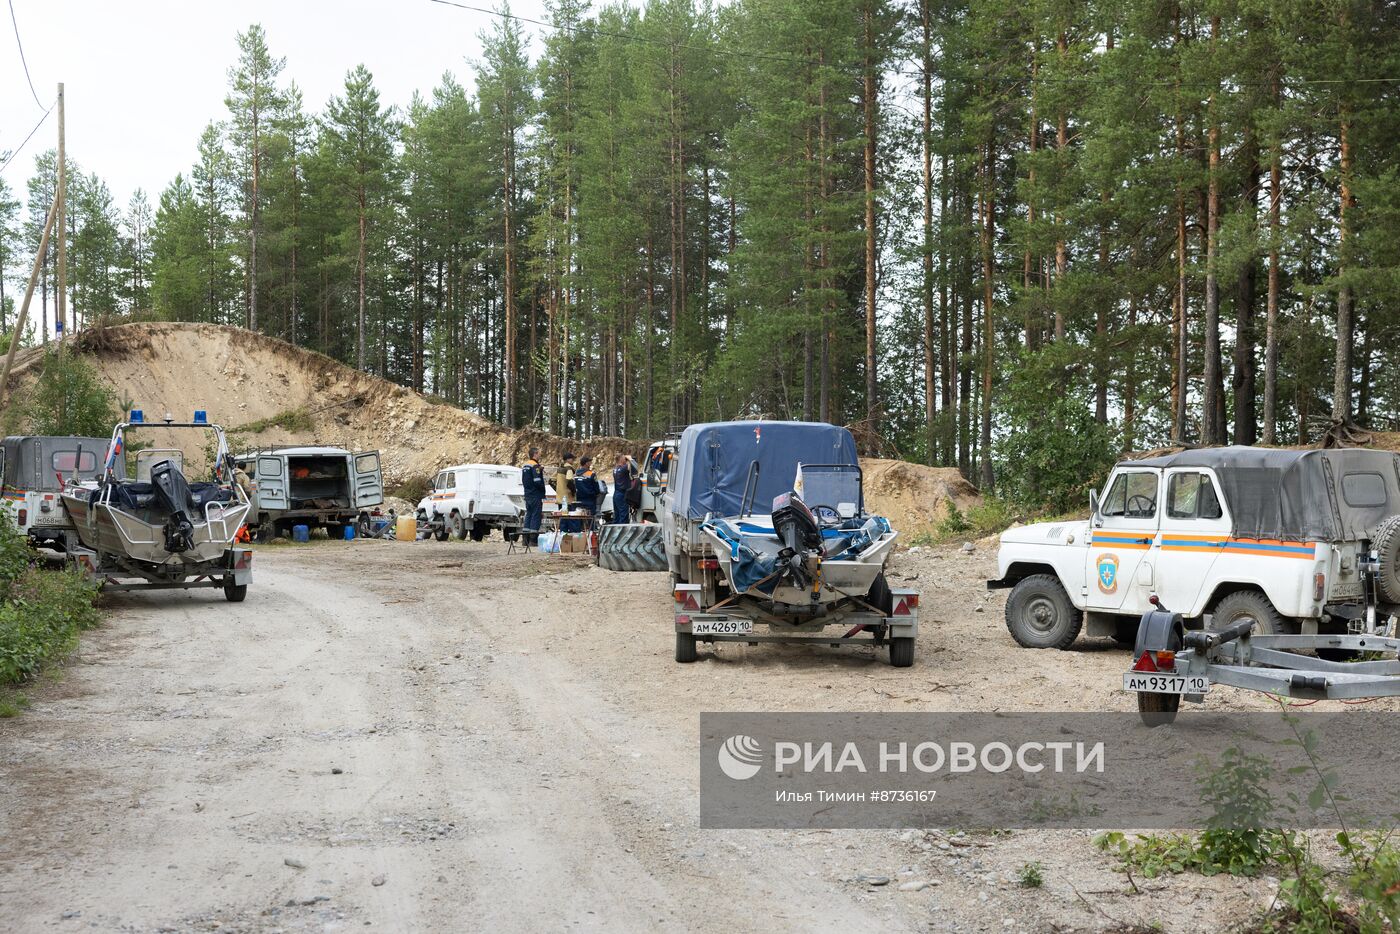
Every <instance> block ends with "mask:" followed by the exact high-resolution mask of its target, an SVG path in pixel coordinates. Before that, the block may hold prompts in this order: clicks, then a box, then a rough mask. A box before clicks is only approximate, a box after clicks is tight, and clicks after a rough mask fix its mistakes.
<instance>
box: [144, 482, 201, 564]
mask: <svg viewBox="0 0 1400 934" xmlns="http://www.w3.org/2000/svg"><path fill="white" fill-rule="evenodd" d="M151 490H152V492H153V493H154V494H155V500H156V503H158V504H159V505H160V507H161V508H162V509H164V510H166V511H167V512H169V514H170V516H169V518H167V519H166V520H165V530H164V531H165V550H166V551H168V552H170V553H171V554H172V555H177V554H179V553H180V552H182V551H189V550H190V549H191V548H193V547H194V523H193V522H192V521H190V514H191V513H193V512H194V511H195V505H194V497H192V496H191V495H190V485H189V484H188V483H187V482H185V475H184V474H182V473H180V469H179V468H178V467H176V466H175V463H174V461H168V460H165V461H161V462H160V463H158V464H156V465H155V466H153V467H152V468H151Z"/></svg>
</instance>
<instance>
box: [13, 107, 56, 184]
mask: <svg viewBox="0 0 1400 934" xmlns="http://www.w3.org/2000/svg"><path fill="white" fill-rule="evenodd" d="M54 103H57V101H55V102H54ZM39 106H40V107H42V106H44V105H43V104H40V105H39ZM51 113H53V104H50V105H49V109H48V110H46V111H44V115H43V116H42V117H40V118H39V122H38V123H36V124H34V129H32V130H30V131H29V135H28V136H26V137H25V138H24V142H22V143H20V144H19V145H18V146H16V147H15V149H14V152H12V153H10V155H9V158H7V159H6V160H5V161H4V162H3V163H0V172H4V171H5V170H6V169H8V168H9V167H10V163H11V162H14V161H15V160H16V159H18V158H19V154H20V152H21V151H22V150H23V149H24V147H25V146H26V145H27V144H28V143H29V141H30V140H31V139H33V138H34V134H35V133H38V132H39V127H41V126H43V125H44V121H45V120H47V119H49V114H51Z"/></svg>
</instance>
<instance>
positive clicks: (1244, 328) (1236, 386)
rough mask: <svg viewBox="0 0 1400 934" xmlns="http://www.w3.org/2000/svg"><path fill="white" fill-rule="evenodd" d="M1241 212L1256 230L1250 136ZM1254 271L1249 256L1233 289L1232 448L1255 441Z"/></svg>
mask: <svg viewBox="0 0 1400 934" xmlns="http://www.w3.org/2000/svg"><path fill="white" fill-rule="evenodd" d="M1243 156H1244V160H1245V165H1246V169H1245V190H1244V209H1245V211H1246V212H1247V214H1248V217H1249V221H1250V228H1251V230H1252V229H1253V228H1254V227H1255V226H1256V223H1257V214H1258V211H1257V210H1256V201H1257V200H1258V197H1259V153H1258V151H1257V149H1256V148H1255V142H1254V136H1253V133H1252V132H1251V133H1250V134H1249V135H1248V136H1247V137H1246V139H1245V144H1244V152H1243ZM1255 277H1256V267H1255V259H1254V257H1253V256H1252V255H1251V256H1250V257H1249V260H1248V262H1246V263H1245V264H1244V266H1242V267H1241V268H1240V273H1239V278H1238V280H1237V282H1236V286H1235V372H1234V379H1233V381H1232V383H1233V385H1232V387H1231V388H1232V389H1233V391H1234V397H1235V431H1234V443H1235V444H1254V443H1255V442H1256V441H1257V440H1258V422H1257V419H1256V417H1255V407H1254V392H1255V372H1254V371H1255V359H1254V343H1255V334H1254V331H1255V328H1254V295H1255V291H1256V290H1255Z"/></svg>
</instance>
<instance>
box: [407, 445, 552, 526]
mask: <svg viewBox="0 0 1400 934" xmlns="http://www.w3.org/2000/svg"><path fill="white" fill-rule="evenodd" d="M558 508H559V504H558V500H557V499H556V498H555V496H554V487H552V486H550V485H549V484H545V495H544V512H554V511H555V510H556V509H558ZM418 521H419V523H426V525H427V526H428V528H429V530H430V531H431V532H432V534H433V536H434V537H435V538H436V539H437V540H438V541H440V542H445V541H447V536H448V535H453V536H455V537H456V538H458V539H464V538H467V537H470V538H471V540H472V541H474V542H479V541H481V540H482V539H484V538H486V536H487V535H489V534H491V530H492V529H500V530H501V534H502V535H504V536H505V538H506V540H507V541H511V540H513V539H514V538H515V537H516V536H517V535H518V534H519V533H520V530H521V529H522V528H523V527H524V524H525V483H524V479H523V477H522V475H521V472H520V468H519V467H511V466H509V465H506V464H459V465H457V466H456V467H445V468H443V469H442V470H440V471H438V475H437V476H436V477H435V478H433V488H432V490H431V491H430V492H429V493H428V495H427V496H425V497H423V499H422V500H420V501H419V503H418Z"/></svg>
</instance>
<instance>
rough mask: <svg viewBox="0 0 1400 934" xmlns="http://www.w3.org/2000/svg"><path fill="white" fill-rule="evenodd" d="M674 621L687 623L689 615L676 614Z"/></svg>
mask: <svg viewBox="0 0 1400 934" xmlns="http://www.w3.org/2000/svg"><path fill="white" fill-rule="evenodd" d="M676 622H678V623H689V622H690V617H689V616H677V617H676Z"/></svg>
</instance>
